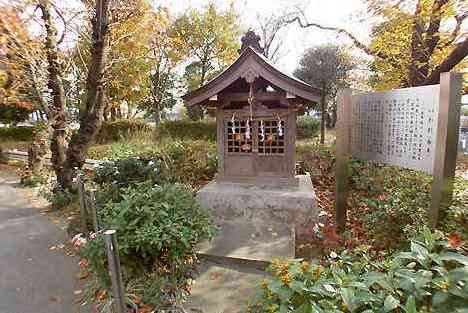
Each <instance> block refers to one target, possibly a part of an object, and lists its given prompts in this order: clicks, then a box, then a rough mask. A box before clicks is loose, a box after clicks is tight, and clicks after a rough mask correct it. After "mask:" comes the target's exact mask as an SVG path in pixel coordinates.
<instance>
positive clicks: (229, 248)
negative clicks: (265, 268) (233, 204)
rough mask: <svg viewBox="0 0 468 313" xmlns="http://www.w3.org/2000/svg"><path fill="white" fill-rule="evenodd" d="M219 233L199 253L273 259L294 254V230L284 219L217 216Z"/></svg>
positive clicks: (260, 259)
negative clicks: (273, 220) (278, 220)
mask: <svg viewBox="0 0 468 313" xmlns="http://www.w3.org/2000/svg"><path fill="white" fill-rule="evenodd" d="M216 224H217V226H218V228H219V233H218V235H217V236H216V237H215V238H214V239H213V240H212V241H211V242H203V243H202V244H200V245H199V247H198V253H202V254H206V255H214V256H223V257H229V258H237V259H247V260H258V261H267V262H269V261H272V260H273V259H287V258H294V230H293V227H291V225H289V224H286V223H275V222H271V221H270V222H267V221H264V220H261V221H260V220H246V219H243V218H238V219H223V218H221V217H219V216H218V217H217V219H216Z"/></svg>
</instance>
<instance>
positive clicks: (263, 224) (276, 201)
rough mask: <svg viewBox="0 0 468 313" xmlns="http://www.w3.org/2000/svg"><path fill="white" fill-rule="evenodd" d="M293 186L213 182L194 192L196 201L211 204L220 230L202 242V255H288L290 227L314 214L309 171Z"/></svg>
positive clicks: (291, 253) (291, 248)
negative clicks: (208, 240) (214, 236)
mask: <svg viewBox="0 0 468 313" xmlns="http://www.w3.org/2000/svg"><path fill="white" fill-rule="evenodd" d="M297 178H298V180H299V185H298V186H289V187H272V186H260V185H247V184H235V183H227V182H216V181H213V182H211V183H210V184H208V185H206V186H205V187H204V188H202V189H201V190H200V191H198V193H197V196H196V199H197V202H198V203H199V204H200V205H201V206H203V207H206V208H209V209H212V210H213V212H214V215H215V221H216V224H217V226H218V227H219V228H220V232H219V234H218V236H217V237H216V238H214V240H213V241H212V242H211V243H208V242H207V243H203V244H202V245H201V246H200V247H199V252H201V253H205V254H212V255H219V256H228V257H235V258H246V259H256V260H265V261H271V260H272V259H274V258H293V257H294V250H295V249H294V229H295V225H296V224H297V223H300V222H301V221H303V220H304V219H305V218H314V217H317V215H318V208H317V201H316V196H315V192H314V189H313V186H312V182H311V179H310V177H309V176H307V175H301V176H297Z"/></svg>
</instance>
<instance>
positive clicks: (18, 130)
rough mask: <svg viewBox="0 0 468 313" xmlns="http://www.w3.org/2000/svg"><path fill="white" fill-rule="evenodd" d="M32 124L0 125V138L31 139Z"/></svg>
mask: <svg viewBox="0 0 468 313" xmlns="http://www.w3.org/2000/svg"><path fill="white" fill-rule="evenodd" d="M33 134H34V127H33V126H16V127H0V140H13V141H31V140H32V138H33Z"/></svg>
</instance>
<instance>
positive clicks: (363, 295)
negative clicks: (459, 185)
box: [247, 231, 468, 313]
mask: <svg viewBox="0 0 468 313" xmlns="http://www.w3.org/2000/svg"><path fill="white" fill-rule="evenodd" d="M423 238H424V240H423V241H422V242H417V241H413V242H412V243H411V249H410V251H408V252H402V253H399V254H396V255H394V256H393V257H391V258H390V259H389V260H387V261H382V262H378V261H373V260H372V257H371V256H370V255H369V254H368V253H369V252H368V251H367V249H359V250H357V251H355V254H354V255H351V254H349V253H348V252H347V251H344V252H343V253H342V254H341V255H339V256H338V255H336V254H331V256H330V257H329V258H328V259H327V260H326V261H325V262H324V263H322V264H309V263H307V262H299V261H291V262H279V261H275V262H273V264H272V266H271V267H270V271H271V272H272V274H273V278H272V279H266V280H264V281H263V282H262V284H261V287H260V288H259V291H258V293H257V295H256V296H255V297H254V298H253V299H252V300H251V301H250V303H249V306H248V310H247V311H248V312H297V313H302V312H324V313H325V312H327V313H328V312H335V313H345V312H361V313H372V312H376V313H378V312H395V313H397V312H398V313H403V312H405V313H418V312H419V313H423V312H435V313H449V312H453V313H455V312H457V313H461V312H466V308H467V307H468V257H466V256H464V255H462V254H460V253H457V251H455V249H454V248H453V247H450V246H448V245H447V243H446V242H443V241H439V240H438V236H436V235H434V234H432V233H430V232H429V231H426V232H425V233H424V234H423Z"/></svg>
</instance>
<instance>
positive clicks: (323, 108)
mask: <svg viewBox="0 0 468 313" xmlns="http://www.w3.org/2000/svg"><path fill="white" fill-rule="evenodd" d="M325 100H326V96H325V95H323V96H322V99H321V100H320V111H321V113H322V114H321V119H320V143H321V144H324V143H325V123H326V118H327V117H326V115H327V105H326V103H325Z"/></svg>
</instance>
